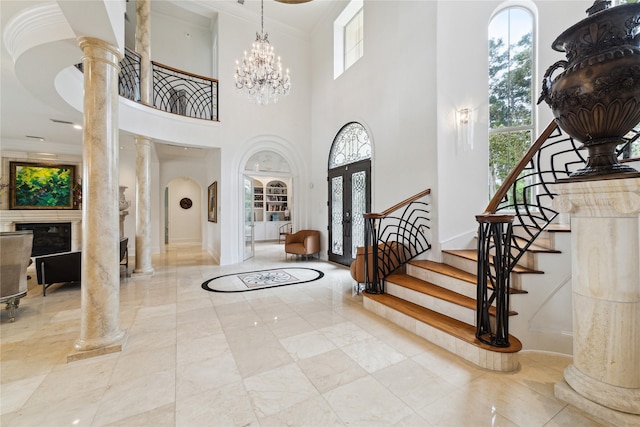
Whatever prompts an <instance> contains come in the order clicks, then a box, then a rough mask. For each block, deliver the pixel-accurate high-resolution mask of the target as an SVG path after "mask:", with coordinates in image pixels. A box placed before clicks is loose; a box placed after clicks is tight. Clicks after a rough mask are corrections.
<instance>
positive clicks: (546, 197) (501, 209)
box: [476, 122, 640, 347]
mask: <svg viewBox="0 0 640 427" xmlns="http://www.w3.org/2000/svg"><path fill="white" fill-rule="evenodd" d="M638 138H640V128H636V130H634V131H632V132H630V133H629V134H628V135H627V136H626V137H625V140H626V143H625V144H623V145H621V146H620V147H619V150H618V154H619V156H620V157H624V155H625V153H631V152H632V148H631V146H632V144H633V143H634V142H636V141H637V140H638ZM580 148H581V147H580V146H578V143H577V142H576V141H574V139H573V138H571V137H570V136H568V135H564V134H563V133H562V130H561V129H560V128H559V127H558V126H557V125H556V123H555V122H551V124H549V126H547V128H546V129H545V131H544V132H543V133H542V134H541V135H540V137H539V138H538V140H537V141H536V142H535V143H534V144H533V145H532V146H531V148H530V149H529V151H527V153H526V154H525V155H524V157H523V158H522V159H521V160H520V162H519V163H518V164H517V165H516V167H515V168H514V169H513V170H512V171H511V173H510V174H509V176H508V177H507V179H506V180H505V182H504V183H503V184H502V186H501V187H500V188H499V189H498V191H497V192H496V194H495V195H494V197H493V198H492V199H491V202H489V205H488V206H487V209H486V210H485V212H484V213H483V214H481V215H477V216H476V220H477V221H478V288H477V313H476V336H477V338H478V339H479V340H480V341H482V342H485V343H487V344H489V345H492V346H495V347H508V346H509V293H510V278H511V272H512V271H513V270H514V268H515V266H516V264H518V262H519V261H520V259H521V258H522V256H523V255H524V254H525V252H526V251H527V250H528V249H529V248H530V247H531V245H532V244H533V242H534V241H535V240H536V238H537V237H538V236H539V235H540V234H541V233H542V232H543V231H544V230H545V229H546V228H547V227H548V226H549V224H551V223H552V222H553V221H554V220H555V219H556V217H557V216H558V212H557V211H556V210H555V209H553V206H552V201H553V199H554V197H555V196H556V193H555V192H554V190H553V187H554V185H555V184H557V182H558V180H561V179H562V178H567V177H569V175H570V174H571V172H573V171H575V170H577V169H580V168H581V167H583V166H584V165H585V163H586V159H585V158H584V156H583V154H582V150H581V149H580ZM492 305H495V308H496V310H495V312H496V314H495V319H494V320H493V321H492V318H491V316H490V314H489V310H490V307H491V306H492Z"/></svg>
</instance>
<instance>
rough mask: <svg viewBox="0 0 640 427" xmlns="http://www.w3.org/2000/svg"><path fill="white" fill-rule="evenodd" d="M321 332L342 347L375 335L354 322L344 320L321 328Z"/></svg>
mask: <svg viewBox="0 0 640 427" xmlns="http://www.w3.org/2000/svg"><path fill="white" fill-rule="evenodd" d="M320 332H322V333H323V334H324V335H325V336H326V337H327V338H329V340H330V341H331V342H333V343H334V344H335V345H336V346H338V347H340V348H342V347H345V346H347V345H350V344H354V343H357V342H362V341H364V340H367V339H370V338H373V335H371V334H370V333H368V332H367V331H365V330H364V329H362V328H360V327H359V326H356V325H355V324H353V323H352V322H343V323H338V324H335V325H331V326H327V327H324V328H322V329H320Z"/></svg>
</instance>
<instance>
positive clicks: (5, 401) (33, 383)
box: [0, 375, 47, 425]
mask: <svg viewBox="0 0 640 427" xmlns="http://www.w3.org/2000/svg"><path fill="white" fill-rule="evenodd" d="M45 378H47V375H37V376H34V377H29V378H25V379H23V380H18V381H13V382H10V383H4V384H2V399H0V414H7V413H9V412H14V411H17V410H18V409H20V408H21V407H22V406H23V405H24V404H25V402H26V401H27V400H28V399H29V398H30V397H31V395H32V394H33V392H34V391H35V390H36V389H37V388H38V386H40V384H41V383H42V381H43V380H44V379H45ZM0 425H2V423H0Z"/></svg>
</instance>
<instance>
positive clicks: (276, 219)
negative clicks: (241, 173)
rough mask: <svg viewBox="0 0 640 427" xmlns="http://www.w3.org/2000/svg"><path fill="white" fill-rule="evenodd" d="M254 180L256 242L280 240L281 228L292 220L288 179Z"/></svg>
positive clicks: (254, 178) (253, 200)
mask: <svg viewBox="0 0 640 427" xmlns="http://www.w3.org/2000/svg"><path fill="white" fill-rule="evenodd" d="M252 178H253V196H252V197H253V199H252V204H253V206H252V208H253V221H254V225H255V228H254V236H255V240H256V241H262V240H278V237H279V228H280V227H281V226H282V225H283V224H286V223H287V222H289V221H290V220H291V205H290V201H291V195H290V194H289V193H290V187H289V183H288V182H287V180H286V179H274V178H271V177H269V178H263V177H257V176H254V177H252Z"/></svg>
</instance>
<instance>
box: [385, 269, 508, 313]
mask: <svg viewBox="0 0 640 427" xmlns="http://www.w3.org/2000/svg"><path fill="white" fill-rule="evenodd" d="M386 280H387V281H388V282H391V283H394V284H396V285H398V286H402V287H405V288H407V289H411V290H412V291H415V292H419V293H421V294H425V295H429V296H432V297H434V298H437V299H440V300H442V301H447V302H449V303H451V304H455V305H459V306H461V307H464V308H467V309H469V310H473V311H475V310H476V308H477V305H478V304H477V303H476V300H475V299H473V298H469V297H468V296H465V295H462V294H459V293H457V292H454V291H452V290H450V289H446V288H443V287H441V286H438V285H434V284H433V283H430V282H426V281H424V280H422V279H418V278H417V277H413V276H410V275H408V274H405V273H396V274H392V275H390V276H388V277H387V279H386ZM489 314H490V315H491V316H495V315H496V309H495V307H489ZM517 314H518V313H516V312H515V311H511V310H510V311H509V315H510V316H515V315H517Z"/></svg>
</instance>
